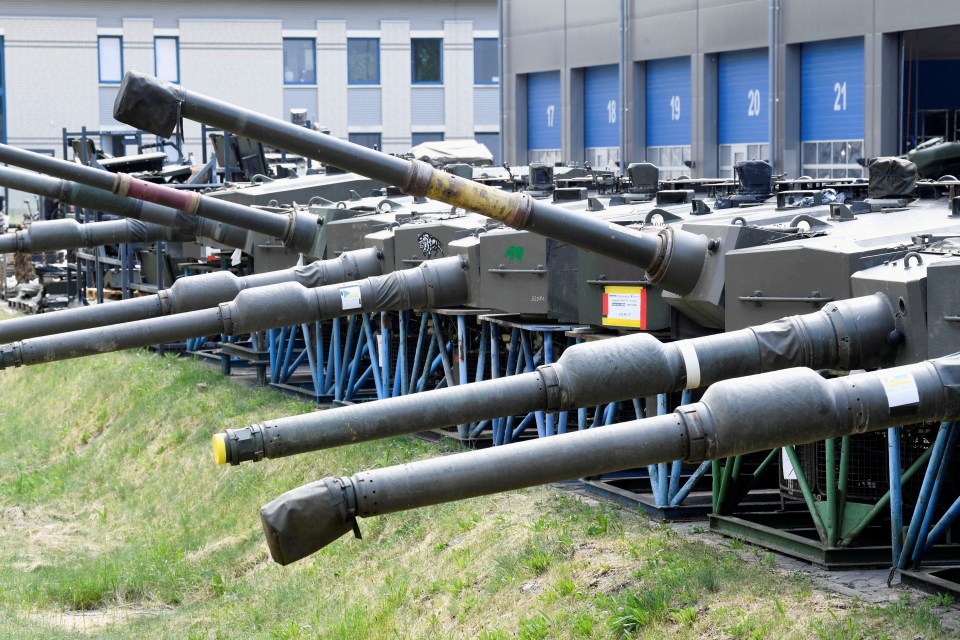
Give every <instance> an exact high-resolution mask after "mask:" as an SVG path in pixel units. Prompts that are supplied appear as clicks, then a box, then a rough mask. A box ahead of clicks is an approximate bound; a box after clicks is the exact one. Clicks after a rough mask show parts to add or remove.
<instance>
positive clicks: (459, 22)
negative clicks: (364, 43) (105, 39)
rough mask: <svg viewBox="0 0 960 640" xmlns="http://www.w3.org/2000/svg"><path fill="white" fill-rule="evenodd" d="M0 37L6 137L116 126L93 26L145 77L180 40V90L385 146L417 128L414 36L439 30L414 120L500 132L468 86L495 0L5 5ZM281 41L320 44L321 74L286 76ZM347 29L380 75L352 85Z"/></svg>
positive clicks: (38, 143) (45, 136) (15, 139)
mask: <svg viewBox="0 0 960 640" xmlns="http://www.w3.org/2000/svg"><path fill="white" fill-rule="evenodd" d="M0 35H2V36H3V39H4V40H3V45H4V50H3V52H4V67H5V68H4V71H5V81H6V85H5V92H6V93H5V98H6V114H5V115H6V135H7V141H8V143H10V144H14V145H18V146H23V147H27V148H33V149H54V150H56V151H57V153H58V155H59V151H60V148H61V138H62V136H61V131H62V129H63V128H64V127H66V128H68V129H70V130H76V131H79V130H80V128H81V127H87V128H88V129H89V130H98V129H111V130H123V129H126V127H124V126H122V125H120V124H119V123H116V122H114V121H113V119H112V117H111V112H112V101H113V98H114V97H115V95H116V90H117V86H116V85H115V84H100V83H99V82H98V49H97V37H98V35H116V36H122V37H123V66H124V68H125V69H137V70H140V71H145V72H148V73H153V70H154V53H153V42H154V37H156V36H158V35H159V36H176V37H178V38H179V63H180V82H181V83H182V84H183V85H184V86H186V87H187V88H190V89H194V90H196V91H199V92H202V93H205V94H208V95H212V96H214V97H217V98H221V99H224V100H227V101H230V102H234V103H237V104H240V105H243V106H245V107H247V108H250V109H254V110H256V111H261V112H264V113H267V114H270V115H273V116H275V117H280V118H284V119H289V109H290V108H292V107H304V108H307V109H308V112H309V113H310V116H311V118H312V119H313V121H314V122H316V123H317V124H320V125H323V126H326V127H328V128H329V129H330V131H331V133H332V134H333V135H336V136H339V137H344V138H345V137H347V136H348V135H349V134H350V133H353V132H358V133H362V132H373V133H379V134H380V135H381V139H382V142H383V147H384V150H386V151H392V152H403V151H406V150H407V149H409V147H410V138H411V133H412V131H413V130H415V126H414V124H413V122H412V117H411V100H412V90H414V89H415V87H412V86H411V82H410V66H411V61H410V37H411V35H413V37H439V38H443V40H444V50H443V54H444V60H443V69H444V75H443V84H442V85H438V86H433V87H431V90H432V93H431V96H430V100H431V102H430V104H431V105H434V106H435V107H436V108H435V109H434V112H433V113H432V114H431V115H430V119H431V121H430V122H428V123H425V125H424V127H421V129H424V130H426V129H429V130H430V131H440V132H443V133H444V135H445V137H446V138H448V139H453V138H472V137H473V135H474V133H475V132H477V131H482V132H491V131H492V132H497V131H499V113H497V114H496V115H495V117H491V114H490V113H489V103H490V102H491V101H490V99H489V96H487V98H486V100H485V101H483V103H482V104H483V105H485V108H484V109H483V110H482V111H481V112H480V113H478V114H476V115H475V108H474V103H475V100H476V95H475V93H476V92H475V88H474V84H473V39H474V38H475V37H497V35H498V13H497V0H412V1H407V2H402V3H400V2H394V1H392V0H356V1H351V0H324V1H319V2H318V1H306V0H277V1H275V2H269V3H264V2H262V1H261V0H258V1H253V0H234V1H232V2H229V3H226V2H219V1H212V0H196V1H186V0H171V1H166V2H156V1H153V0H151V1H146V0H126V1H124V2H117V1H112V0H107V1H99V2H97V1H93V0H73V1H71V0H60V1H56V2H30V3H26V2H12V1H6V2H0ZM285 37H297V38H313V39H315V40H316V67H317V84H315V85H295V86H294V85H285V84H284V81H283V39H284V38H285ZM350 37H378V38H380V41H381V51H380V54H381V73H380V76H381V82H380V84H379V85H375V86H348V83H347V47H346V41H347V38H350ZM480 89H481V90H484V91H486V92H487V93H489V91H490V87H482V88H480ZM493 89H494V90H496V88H495V87H494V88H493ZM433 94H436V95H433ZM497 95H499V94H497ZM437 96H439V97H437ZM497 104H498V100H497ZM352 108H353V110H351V109H352ZM437 113H439V121H436V120H437ZM478 118H479V119H478ZM200 131H201V130H200V127H199V125H195V124H192V123H186V126H185V136H186V141H187V150H192V151H194V152H199V150H200V144H201V139H200ZM198 155H199V153H198Z"/></svg>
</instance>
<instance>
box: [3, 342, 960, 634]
mask: <svg viewBox="0 0 960 640" xmlns="http://www.w3.org/2000/svg"><path fill="white" fill-rule="evenodd" d="M0 376H2V381H3V390H4V393H3V396H2V398H0V415H3V416H4V419H3V420H2V421H0V442H2V443H3V445H2V446H0V566H2V567H4V570H3V571H0V638H18V639H20V638H25V639H28V640H29V639H41V638H42V639H47V638H72V637H96V638H107V639H110V638H128V637H149V638H190V639H193V640H200V639H219V638H236V637H243V638H269V639H296V638H334V639H335V638H343V639H354V638H424V637H430V638H437V639H445V638H486V639H488V640H495V639H500V638H527V639H534V638H551V639H553V638H660V637H675V638H691V639H692V638H701V637H714V638H875V637H883V636H884V635H885V634H886V635H888V637H891V638H914V637H918V636H919V637H924V638H946V637H949V636H948V634H947V633H946V632H944V631H943V630H942V629H941V628H940V626H939V621H938V618H937V615H936V609H937V608H939V607H943V606H947V605H949V604H950V603H949V602H947V601H944V600H943V599H930V600H927V601H924V602H922V603H921V604H920V606H915V605H910V604H907V603H896V604H894V605H890V606H888V607H873V606H868V605H864V604H862V603H857V602H853V603H851V602H850V601H849V600H847V599H844V598H842V597H840V596H837V595H835V594H831V593H828V592H822V591H819V590H818V589H816V588H815V586H813V585H812V584H810V582H809V581H808V579H807V578H806V577H804V576H802V575H795V574H787V573H783V572H781V571H779V570H778V569H776V567H775V562H772V561H770V560H768V559H766V556H758V558H759V559H758V561H757V562H752V563H748V562H744V561H743V560H742V559H741V555H743V554H744V553H748V552H740V553H737V552H735V551H736V549H741V548H742V547H743V546H744V545H743V544H742V543H741V542H738V541H732V542H731V543H729V545H728V547H727V548H724V547H715V546H707V545H704V544H703V543H702V542H701V541H700V540H698V539H697V536H684V535H681V534H678V533H676V532H674V531H673V530H672V529H670V528H669V527H666V526H662V525H659V524H656V523H653V522H650V521H648V520H646V519H645V518H643V517H641V516H639V515H638V514H635V513H631V512H627V511H624V510H621V509H618V508H614V507H611V506H609V505H589V504H586V503H584V502H583V501H581V500H579V499H578V498H576V497H575V496H571V495H570V494H567V493H563V492H559V491H556V490H552V489H532V490H527V491H522V492H517V493H513V494H509V495H498V496H488V497H485V498H481V499H476V500H471V501H467V502H462V503H454V504H449V505H441V506H437V507H433V508H430V509H425V510H421V511H415V512H409V513H399V514H392V515H389V516H385V517H378V518H371V519H367V520H364V521H362V522H361V528H362V530H363V534H364V539H363V540H362V541H359V540H353V539H348V538H344V539H343V540H340V541H338V542H336V543H334V544H332V545H330V546H329V547H327V548H326V549H324V550H323V551H322V552H320V553H318V554H316V555H314V556H313V557H311V558H309V559H306V560H304V561H301V562H299V563H296V564H294V565H292V566H289V567H279V566H277V565H275V564H274V563H273V562H272V561H270V560H269V557H268V555H267V552H266V548H265V545H264V542H263V536H262V532H261V530H260V525H259V519H258V514H257V509H258V508H259V507H260V506H261V505H263V504H264V503H266V502H267V501H269V500H270V499H272V498H273V497H275V496H276V495H278V494H280V493H282V492H283V491H286V490H288V489H290V488H293V487H295V486H299V485H300V484H303V483H305V482H308V481H310V480H314V479H317V478H320V477H323V476H326V475H349V474H352V473H354V472H356V471H359V470H362V469H365V468H371V467H375V466H383V465H389V464H397V463H401V462H405V461H410V460H414V459H418V458H423V457H426V456H431V455H438V454H441V453H443V449H442V448H440V447H437V446H434V445H427V444H424V443H422V442H419V441H416V440H412V439H407V438H398V439H391V440H385V441H381V442H374V443H367V444H362V445H356V446H352V447H348V448H341V449H335V450H331V451H328V452H321V453H316V454H310V455H305V456H298V457H294V458H288V459H283V460H278V461H268V462H263V463H260V464H254V465H250V464H248V465H244V466H241V467H235V468H222V467H221V468H218V467H216V466H215V465H214V464H213V462H212V460H211V455H210V450H209V438H210V435H211V434H212V433H214V432H217V431H220V430H222V429H223V428H224V427H234V426H242V425H245V424H249V423H251V422H255V421H258V420H262V419H265V418H269V417H276V416H280V415H287V414H292V413H298V412H304V411H309V410H311V407H310V406H309V405H307V404H304V403H301V402H296V401H293V400H291V399H287V398H283V397H281V396H279V395H277V394H275V393H273V392H271V391H269V390H251V389H249V388H243V387H240V386H237V385H235V384H233V383H231V382H229V381H227V380H225V379H224V378H222V377H221V376H220V375H219V374H218V373H216V372H214V371H213V370H212V369H209V368H206V367H204V366H202V365H200V364H198V363H196V362H192V361H189V360H183V359H174V358H158V357H156V356H155V355H152V354H148V353H145V352H134V353H124V354H110V355H104V356H98V357H96V358H87V359H84V360H75V361H66V362H60V363H52V364H49V365H44V366H40V367H32V368H27V369H20V370H13V371H4V372H2V373H0ZM701 537H702V536H701Z"/></svg>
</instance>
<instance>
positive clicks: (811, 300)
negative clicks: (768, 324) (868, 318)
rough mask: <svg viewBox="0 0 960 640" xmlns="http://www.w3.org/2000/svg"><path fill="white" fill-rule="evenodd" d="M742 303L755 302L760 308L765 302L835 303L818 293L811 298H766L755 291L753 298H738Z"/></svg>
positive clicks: (830, 298)
mask: <svg viewBox="0 0 960 640" xmlns="http://www.w3.org/2000/svg"><path fill="white" fill-rule="evenodd" d="M737 300H740V301H741V302H753V303H754V304H756V305H757V306H758V307H759V306H760V305H761V304H762V303H764V302H808V303H810V304H822V303H825V302H833V298H832V297H829V296H827V297H821V296H820V294H819V293H818V292H814V294H813V295H811V296H765V295H763V293H762V292H760V291H755V292H754V294H753V295H752V296H737Z"/></svg>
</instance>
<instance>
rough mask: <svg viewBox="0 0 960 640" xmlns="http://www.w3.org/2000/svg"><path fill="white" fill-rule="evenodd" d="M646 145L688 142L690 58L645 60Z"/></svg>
mask: <svg viewBox="0 0 960 640" xmlns="http://www.w3.org/2000/svg"><path fill="white" fill-rule="evenodd" d="M646 84H647V102H646V107H647V109H646V111H647V146H648V147H675V146H686V145H689V144H690V58H668V59H665V60H652V61H650V62H647V73H646Z"/></svg>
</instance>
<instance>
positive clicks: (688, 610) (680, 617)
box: [670, 607, 697, 627]
mask: <svg viewBox="0 0 960 640" xmlns="http://www.w3.org/2000/svg"><path fill="white" fill-rule="evenodd" d="M670 618H671V619H672V620H673V621H674V622H676V623H677V624H679V625H680V626H683V627H692V626H693V623H694V622H696V621H697V608H696V607H683V608H682V609H672V610H671V611H670Z"/></svg>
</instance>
